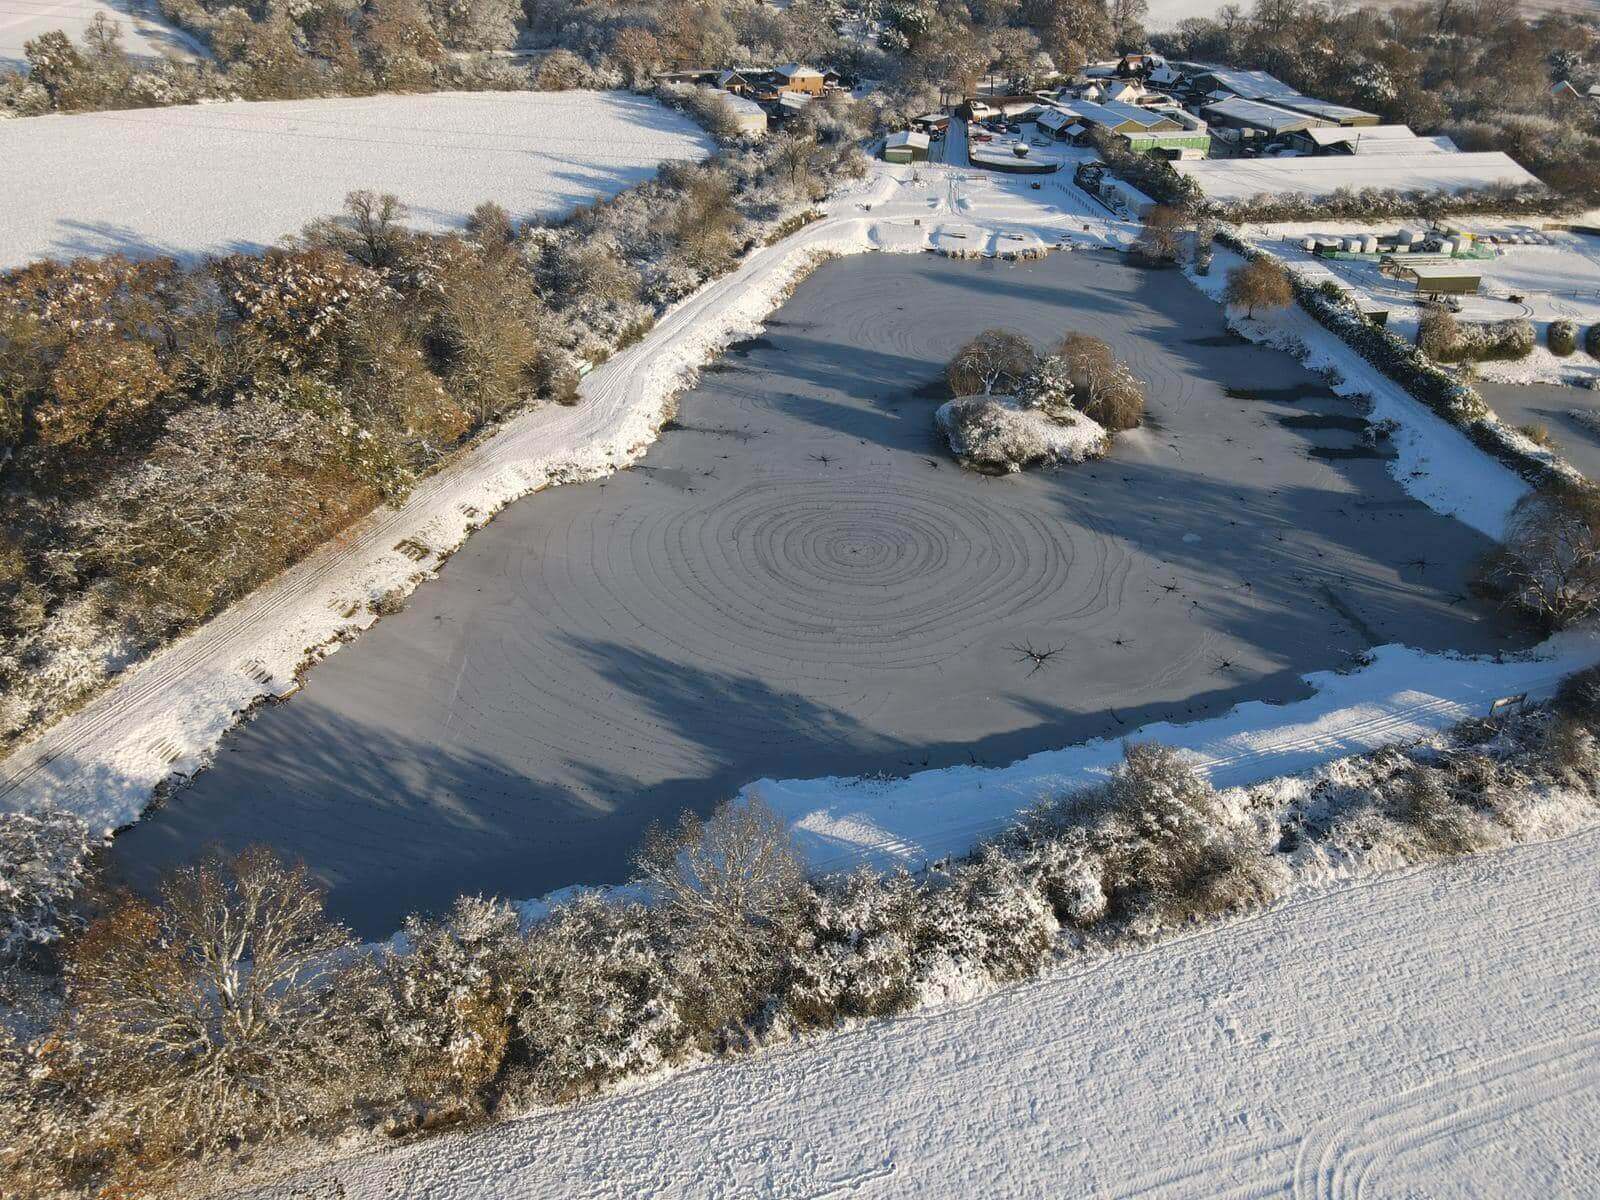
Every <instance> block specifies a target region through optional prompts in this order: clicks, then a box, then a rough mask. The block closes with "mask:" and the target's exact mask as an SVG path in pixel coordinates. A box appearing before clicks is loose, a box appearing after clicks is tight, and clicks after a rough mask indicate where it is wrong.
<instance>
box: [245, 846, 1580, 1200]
mask: <svg viewBox="0 0 1600 1200" xmlns="http://www.w3.org/2000/svg"><path fill="white" fill-rule="evenodd" d="M1597 878H1600V830H1593V829H1591V830H1589V831H1586V832H1581V833H1578V834H1575V835H1572V836H1570V837H1567V838H1565V839H1563V840H1561V841H1557V842H1552V843H1545V844H1539V845H1531V846H1523V847H1519V848H1517V849H1514V850H1510V851H1506V852H1503V853H1497V854H1493V855H1489V856H1485V857H1483V858H1479V859H1472V860H1467V861H1464V862H1460V863H1455V864H1452V865H1449V866H1432V867H1427V868H1424V869H1421V870H1417V871H1412V872H1408V873H1403V874H1399V875H1391V876H1387V877H1382V878H1379V879H1376V880H1373V881H1369V882H1365V883H1361V884H1353V885H1345V886H1341V887H1338V888H1336V889H1333V890H1329V891H1325V892H1322V893H1320V894H1319V893H1309V894H1302V895H1301V896H1299V897H1298V898H1297V899H1292V900H1291V901H1290V902H1288V903H1285V904H1281V905H1279V906H1277V907H1275V908H1273V909H1271V910H1269V911H1267V912H1265V913H1262V914H1261V915H1259V916H1257V917H1254V918H1252V919H1249V920H1245V921H1240V922H1238V923H1236V924H1232V925H1229V926H1225V927H1222V928H1211V929H1207V930H1205V931H1203V932H1200V933H1197V934H1194V935H1192V936H1189V937H1187V938H1181V939H1178V940H1176V941H1172V942H1169V943H1166V944H1164V945H1161V946H1157V947H1155V948H1153V949H1151V950H1148V951H1145V952H1143V953H1129V954H1122V955H1115V956H1112V957H1110V958H1106V959H1103V960H1101V961H1099V962H1098V963H1096V964H1093V965H1089V966H1084V967H1079V968H1076V969H1073V970H1070V971H1067V972H1065V973H1062V974H1059V975H1055V976H1053V977H1049V978H1046V979H1044V980H1042V981H1039V982H1036V983H1030V984H1026V985H1022V986H1019V987H1015V988H1013V989H1011V990H1009V991H1006V992H1003V993H1001V994H1000V995H990V996H985V997H981V998H979V999H976V1000H972V1001H968V1002H965V1003H959V1004H952V1005H949V1006H947V1007H945V1008H942V1009H934V1010H931V1011H924V1012H920V1013H917V1014H914V1015H912V1016H909V1017H906V1018H903V1019H899V1020H891V1021H881V1022H875V1023H871V1024H867V1025H864V1026H861V1027H859V1028H857V1029H854V1030H851V1031H848V1032H843V1033H839V1034H835V1035H832V1036H828V1037H825V1038H822V1039H819V1040H816V1041H811V1042H807V1043H805V1044H803V1045H800V1046H796V1047H793V1048H790V1049H785V1050H779V1051H775V1052H771V1053H767V1054H763V1055H760V1056H758V1057H755V1058H752V1059H749V1060H746V1061H743V1062H739V1063H735V1064H732V1065H713V1066H710V1067H706V1068H704V1069H700V1070H695V1071H689V1072H685V1073H683V1074H681V1075H678V1076H676V1077H674V1078H670V1079H667V1080H665V1081H663V1082H661V1083H659V1084H657V1085H655V1086H651V1087H645V1088H641V1089H639V1090H637V1091H634V1092H631V1093H628V1094H624V1095H619V1096H615V1097H611V1098H608V1099H605V1100H600V1101H596V1102H594V1103H589V1104H584V1105H580V1106H577V1107H574V1108H571V1109H567V1110H564V1111H558V1112H553V1113H548V1114H542V1115H537V1116H532V1117H528V1118H524V1119H521V1120H517V1121H513V1122H509V1123H507V1124H502V1125H497V1126H494V1127H492V1128H489V1129H485V1130H482V1131H479V1132H476V1133H467V1134H460V1135H453V1136H449V1137H443V1138H434V1139H429V1140H425V1141H422V1142H419V1143H417V1144H415V1145H409V1146H400V1147H395V1148H392V1149H387V1150H384V1151H381V1152H378V1153H375V1154H372V1155H370V1156H367V1157H364V1158H358V1159H353V1160H350V1161H347V1162H344V1163H337V1164H333V1165H329V1166H324V1167H321V1168H318V1169H315V1170H313V1171H310V1172H307V1173H306V1174H304V1175H301V1176H299V1177H296V1178H292V1179H289V1180H285V1181H284V1182H282V1183H280V1184H277V1185H274V1186H271V1187H267V1188H263V1189H261V1190H259V1191H256V1192H254V1193H252V1194H253V1195H255V1196H258V1197H283V1198H285V1200H287V1198H288V1197H313V1198H318V1200H321V1198H323V1197H328V1198H331V1197H334V1196H339V1197H347V1198H348V1200H379V1198H382V1200H409V1198H417V1200H420V1198H421V1197H429V1198H430V1200H512V1198H513V1197H514V1198H515V1200H539V1198H541V1197H549V1198H550V1200H557V1198H559V1200H582V1198H586V1197H597V1198H598V1197H621V1196H652V1197H658V1198H661V1200H670V1198H673V1197H684V1198H687V1197H702V1198H704V1197H717V1198H720V1197H727V1198H730V1200H731V1198H732V1197H745V1196H807V1197H824V1196H827V1197H844V1196H850V1197H857V1198H862V1200H866V1198H871V1197H890V1196H895V1197H898V1196H933V1195H947V1196H955V1195H959V1196H973V1197H979V1196H1013V1197H1014V1196H1140V1197H1151V1198H1167V1200H1176V1198H1178V1197H1196V1198H1198V1197H1212V1198H1215V1197H1230V1198H1234V1200H1244V1198H1245V1197H1250V1198H1252V1200H1260V1198H1265V1197H1273V1196H1284V1197H1295V1198H1297V1200H1313V1198H1316V1200H1333V1198H1335V1197H1344V1196H1349V1197H1356V1196H1373V1197H1379V1196H1382V1197H1406V1196H1415V1197H1422V1196H1427V1197H1433V1198H1437V1200H1444V1198H1446V1197H1449V1198H1455V1197H1461V1198H1463V1200H1464V1198H1466V1197H1489V1196H1500V1197H1512V1196H1523V1197H1533V1196H1539V1197H1550V1198H1552V1200H1554V1198H1557V1197H1573V1198H1576V1197H1592V1196H1594V1195H1596V1194H1600V1153H1597V1152H1596V1143H1595V1136H1594V1129H1595V1126H1596V1122H1597V1121H1600V990H1597V989H1596V988H1595V986H1594V980H1595V978H1596V975H1597V973H1600V889H1597V888H1596V879H1597Z"/></svg>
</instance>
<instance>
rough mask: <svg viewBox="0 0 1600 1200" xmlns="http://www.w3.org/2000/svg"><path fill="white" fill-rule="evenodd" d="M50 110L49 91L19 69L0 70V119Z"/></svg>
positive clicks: (31, 115) (37, 114)
mask: <svg viewBox="0 0 1600 1200" xmlns="http://www.w3.org/2000/svg"><path fill="white" fill-rule="evenodd" d="M49 111H50V93H49V92H47V91H45V89H44V86H43V85H42V84H40V83H39V82H38V81H37V80H35V79H31V78H29V77H28V76H27V75H24V74H22V72H20V71H3V72H0V120H4V119H5V118H7V117H37V116H40V115H41V114H43V113H47V112H49Z"/></svg>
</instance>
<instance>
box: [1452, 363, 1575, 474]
mask: <svg viewBox="0 0 1600 1200" xmlns="http://www.w3.org/2000/svg"><path fill="white" fill-rule="evenodd" d="M1472 386H1473V387H1475V388H1477V389H1478V393H1479V394H1480V395H1481V396H1482V397H1483V398H1484V401H1485V402H1486V403H1487V404H1488V405H1489V407H1490V408H1492V409H1494V411H1495V413H1496V414H1498V415H1499V417H1500V419H1501V420H1502V421H1505V422H1506V423H1507V424H1510V425H1515V426H1519V427H1520V426H1523V425H1542V426H1544V427H1545V428H1546V429H1547V430H1549V431H1550V437H1551V439H1552V440H1553V441H1554V442H1555V449H1556V453H1557V454H1559V455H1561V456H1562V457H1563V458H1565V459H1566V460H1567V461H1568V462H1569V463H1571V464H1572V465H1573V466H1575V467H1577V468H1578V470H1580V471H1582V472H1583V473H1584V474H1585V475H1587V476H1588V477H1589V478H1590V479H1600V427H1597V426H1595V425H1589V424H1586V423H1585V422H1583V421H1580V420H1578V419H1577V417H1576V416H1575V415H1574V413H1577V412H1587V413H1591V414H1593V417H1594V419H1596V420H1597V421H1600V392H1597V391H1595V390H1594V389H1593V388H1586V387H1571V386H1569V385H1567V384H1555V383H1491V382H1489V381H1488V380H1486V379H1480V380H1477V381H1475V382H1474V383H1473V385H1472Z"/></svg>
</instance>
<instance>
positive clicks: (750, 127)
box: [727, 92, 767, 138]
mask: <svg viewBox="0 0 1600 1200" xmlns="http://www.w3.org/2000/svg"><path fill="white" fill-rule="evenodd" d="M727 102H728V111H729V112H731V113H732V114H733V121H734V125H735V126H736V127H737V128H738V130H739V132H740V133H741V134H743V135H744V136H745V137H756V138H758V137H761V136H763V135H764V134H765V133H766V132H767V111H766V109H764V108H762V107H761V105H759V104H757V103H756V102H755V101H754V100H746V99H745V98H744V97H743V96H740V95H735V94H734V93H732V92H730V93H728V96H727Z"/></svg>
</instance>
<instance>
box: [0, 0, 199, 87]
mask: <svg viewBox="0 0 1600 1200" xmlns="http://www.w3.org/2000/svg"><path fill="white" fill-rule="evenodd" d="M97 13H104V14H105V15H106V16H108V17H110V18H111V19H112V20H113V21H115V22H116V23H117V24H118V25H119V26H121V27H122V48H123V49H124V50H126V51H127V52H128V54H129V55H130V56H131V57H133V58H135V59H137V60H140V61H142V62H152V61H157V60H160V59H163V58H201V57H206V56H207V52H206V49H205V47H204V46H203V45H202V44H201V43H200V41H199V40H198V39H197V38H195V37H194V36H193V35H191V34H188V33H185V32H184V31H183V30H181V29H178V28H177V27H176V26H173V25H171V24H169V23H168V22H167V20H166V18H165V17H163V16H162V15H161V10H160V9H159V8H158V7H157V5H156V3H155V0H3V2H0V70H6V69H12V70H23V69H25V68H26V67H27V65H28V63H27V60H26V59H25V58H24V57H23V47H24V46H25V45H27V43H28V42H29V41H31V40H32V39H34V38H36V37H38V36H39V35H40V34H42V33H49V32H50V31H51V30H53V29H59V30H61V32H63V33H65V34H66V35H67V36H68V37H70V38H71V39H72V40H73V41H74V42H81V41H82V40H83V31H84V27H85V26H87V25H88V24H89V22H90V21H92V20H93V19H94V17H95V15H96V14H97Z"/></svg>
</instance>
